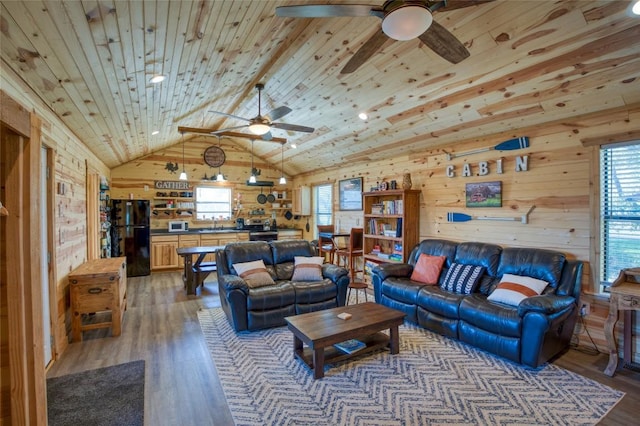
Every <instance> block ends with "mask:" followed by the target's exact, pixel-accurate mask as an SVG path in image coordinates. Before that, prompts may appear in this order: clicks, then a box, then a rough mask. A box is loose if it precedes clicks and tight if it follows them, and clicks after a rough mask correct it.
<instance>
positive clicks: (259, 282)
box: [233, 260, 275, 288]
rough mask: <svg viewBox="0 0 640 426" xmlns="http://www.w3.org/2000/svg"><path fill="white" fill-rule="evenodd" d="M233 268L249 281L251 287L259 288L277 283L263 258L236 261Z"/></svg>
mask: <svg viewBox="0 0 640 426" xmlns="http://www.w3.org/2000/svg"><path fill="white" fill-rule="evenodd" d="M233 268H234V269H235V270H236V272H237V273H238V276H239V277H240V278H242V279H243V280H244V281H245V282H246V283H247V285H248V286H249V288H258V287H264V286H267V285H274V284H275V282H274V281H273V278H271V274H269V271H267V267H266V266H264V262H263V261H262V260H255V261H253V262H244V263H234V264H233Z"/></svg>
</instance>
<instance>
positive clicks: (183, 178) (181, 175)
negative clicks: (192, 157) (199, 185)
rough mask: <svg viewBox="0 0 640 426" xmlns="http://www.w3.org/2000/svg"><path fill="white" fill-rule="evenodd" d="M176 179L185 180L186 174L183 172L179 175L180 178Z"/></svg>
mask: <svg viewBox="0 0 640 426" xmlns="http://www.w3.org/2000/svg"><path fill="white" fill-rule="evenodd" d="M178 179H180V180H187V172H185V171H184V170H183V171H182V173H180V177H179V178H178Z"/></svg>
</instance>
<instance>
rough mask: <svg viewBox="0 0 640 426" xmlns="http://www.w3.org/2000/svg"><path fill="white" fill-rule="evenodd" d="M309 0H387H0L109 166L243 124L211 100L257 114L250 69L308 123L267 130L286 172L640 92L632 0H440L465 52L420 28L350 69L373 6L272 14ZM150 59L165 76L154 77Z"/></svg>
mask: <svg viewBox="0 0 640 426" xmlns="http://www.w3.org/2000/svg"><path fill="white" fill-rule="evenodd" d="M304 3H361V4H362V3H371V4H373V5H381V4H382V3H383V1H381V0H370V1H366V0H364V1H363V0H357V1H353V0H352V1H322V0H317V1H313V2H305V1H304V0H297V1H248V0H245V1H222V0H215V1H213V0H200V1H186V0H183V1H140V0H132V1H113V0H97V1H96V0H82V1H75V0H73V1H66V0H64V1H38V0H29V1H4V0H3V1H1V5H2V9H1V17H0V19H1V22H0V29H1V37H2V39H1V43H0V45H1V50H2V60H3V62H5V64H6V65H8V66H9V67H10V68H11V69H13V71H14V72H15V73H16V74H17V75H18V76H19V77H20V78H22V79H23V80H24V81H25V82H26V83H27V84H28V85H29V86H30V87H31V88H32V89H33V91H34V92H35V93H36V94H37V96H39V97H40V98H41V99H42V101H44V102H45V103H46V104H47V105H48V106H49V107H50V108H51V110H52V111H54V112H55V113H56V114H57V116H58V117H60V120H62V121H63V122H64V123H66V124H67V125H68V126H69V128H70V129H71V130H72V131H73V132H74V133H75V134H76V135H77V136H78V137H79V138H80V139H81V140H82V141H84V142H85V143H86V145H87V146H88V147H89V148H90V149H91V151H93V152H94V153H95V154H96V155H97V156H98V157H99V158H101V159H103V161H104V162H105V163H106V164H107V165H108V166H110V167H115V166H117V165H120V164H123V163H125V162H128V161H131V160H133V159H136V158H138V157H141V156H143V155H146V154H149V153H151V152H154V151H157V150H160V149H163V148H165V147H168V146H171V145H173V144H176V143H179V142H180V140H181V139H180V137H181V135H180V133H179V132H178V127H179V126H183V127H197V128H205V129H220V128H226V127H233V126H238V125H241V124H244V123H243V122H239V121H238V120H237V119H234V118H232V117H224V116H221V115H217V114H213V113H210V112H209V111H212V110H215V111H222V112H226V113H229V114H233V115H237V116H241V117H248V118H251V117H254V116H255V115H256V113H257V108H258V99H257V98H258V93H257V91H256V90H255V85H256V84H257V83H264V85H265V89H264V91H263V93H262V109H263V111H268V110H270V109H273V108H275V107H279V106H287V107H289V108H291V109H292V110H293V111H292V112H291V113H290V114H288V115H286V116H285V117H283V118H282V119H281V120H278V121H281V122H284V123H295V124H299V125H304V126H309V127H313V128H315V131H314V132H313V133H300V132H287V131H284V130H277V129H276V130H273V131H272V133H273V136H275V137H278V138H285V139H286V140H287V144H286V145H285V148H286V150H285V162H286V165H287V166H286V169H287V172H288V173H289V174H291V175H296V174H298V173H302V172H309V171H314V170H318V169H319V168H325V167H335V166H339V165H340V164H344V163H354V162H358V161H369V160H378V159H384V158H392V157H394V156H397V155H400V154H406V153H408V152H420V151H424V150H425V149H430V148H433V147H438V146H444V145H450V144H452V143H455V142H456V141H460V140H464V139H470V138H481V137H486V136H490V135H495V134H501V133H504V132H509V131H513V132H514V135H518V136H520V135H519V134H518V130H519V129H523V128H528V127H530V126H544V123H547V122H557V121H558V120H567V121H570V120H571V119H572V118H575V117H579V116H582V115H585V114H589V113H593V112H597V111H604V110H619V109H621V108H623V107H625V106H633V105H637V104H638V103H639V102H640V90H638V87H639V85H638V81H637V80H638V78H640V47H639V45H638V40H640V18H637V17H636V18H634V17H631V16H630V14H629V13H628V12H627V9H628V6H629V1H610V0H606V1H586V0H578V1H542V0H533V1H527V0H517V1H516V0H496V1H493V2H489V3H482V4H478V5H474V6H471V7H466V8H463V9H455V10H449V11H447V10H443V11H437V12H435V13H434V20H435V21H436V22H438V23H439V24H440V25H442V26H443V27H445V28H446V29H448V30H449V31H450V32H451V33H452V34H454V35H455V36H456V37H457V38H458V39H459V40H460V41H461V42H462V43H463V44H464V45H465V46H466V47H467V49H468V50H469V52H470V54H471V55H470V57H468V58H467V59H465V60H463V61H462V62H460V63H458V64H455V65H454V64H451V63H449V62H447V61H446V60H444V59H442V58H441V57H439V56H437V55H436V54H435V53H434V52H433V51H432V50H431V49H429V48H428V47H426V46H425V45H424V44H422V43H421V42H420V41H419V40H410V41H404V42H400V41H391V40H390V41H387V42H386V43H385V44H384V45H383V46H382V48H381V49H379V50H377V51H376V52H375V53H374V54H373V56H372V57H371V58H370V59H369V60H368V61H367V62H365V63H364V65H362V66H361V67H360V68H358V69H357V70H356V71H355V72H353V73H350V74H341V73H340V70H341V69H342V68H343V67H344V66H345V64H346V63H347V62H348V61H349V59H350V58H351V57H352V56H353V54H354V53H355V52H356V51H357V50H358V49H359V48H360V46H361V45H362V44H363V43H364V42H365V41H367V40H368V39H369V38H370V37H371V36H372V35H373V34H374V33H375V32H376V31H379V28H380V19H378V18H377V17H357V18H343V17H340V18H303V19H302V18H283V17H277V16H276V15H275V9H276V7H277V6H283V5H293V4H304ZM450 3H455V1H451V2H450ZM155 74H164V75H166V76H167V78H166V80H165V81H164V82H162V83H160V84H151V83H150V82H149V79H150V78H151V77H152V76H153V75H155ZM360 112H367V113H368V114H369V119H368V120H367V121H361V120H360V119H359V118H358V113H360ZM154 130H159V133H158V134H157V135H152V132H153V131H154ZM239 131H243V130H242V129H241V130H239ZM245 131H246V133H248V130H246V129H245ZM235 140H236V142H237V143H238V144H241V145H243V146H245V147H246V148H249V147H250V143H251V142H250V140H249V139H244V138H236V139H235ZM214 141H215V138H213V137H212V143H213V142H214ZM292 144H296V145H297V148H296V149H293V148H292V147H291V145H292ZM255 152H256V154H257V155H259V156H261V157H263V158H265V159H267V160H271V161H273V162H274V163H277V162H278V161H279V159H280V145H279V144H275V143H269V142H263V141H259V142H256V143H255Z"/></svg>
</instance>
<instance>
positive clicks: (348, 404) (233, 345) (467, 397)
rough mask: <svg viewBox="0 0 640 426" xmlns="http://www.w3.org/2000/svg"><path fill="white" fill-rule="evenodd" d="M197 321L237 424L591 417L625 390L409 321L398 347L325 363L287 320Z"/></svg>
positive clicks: (210, 313)
mask: <svg viewBox="0 0 640 426" xmlns="http://www.w3.org/2000/svg"><path fill="white" fill-rule="evenodd" d="M198 319H199V321H200V325H201V327H202V331H203V333H204V337H205V341H206V343H207V346H208V348H209V351H210V353H211V356H212V358H213V361H214V363H215V366H216V368H217V370H218V374H219V377H220V380H221V382H222V386H223V389H224V392H225V396H226V398H227V402H228V405H229V409H230V411H231V413H232V415H233V418H234V420H235V422H236V424H237V425H260V426H263V425H316V424H317V425H376V426H381V425H438V424H455V425H590V424H596V423H597V422H598V421H599V419H601V418H602V417H603V416H604V415H606V414H607V412H608V411H609V410H610V409H611V408H613V407H614V406H615V405H616V403H617V402H618V401H619V400H620V399H621V398H622V397H623V396H624V393H623V392H619V391H616V390H614V389H612V388H610V387H607V386H604V385H602V384H600V383H598V382H595V381H593V380H590V379H587V378H585V377H582V376H580V375H577V374H575V373H572V372H570V371H566V370H564V369H561V368H559V367H556V366H554V365H552V364H547V365H545V366H544V367H541V368H540V369H537V370H533V369H528V368H524V367H522V366H520V365H517V364H514V363H512V362H510V361H507V360H504V359H501V358H498V357H495V356H493V355H491V354H489V353H486V352H483V351H481V350H478V349H475V348H473V347H471V346H468V345H466V344H463V343H460V342H457V341H455V340H451V339H448V338H445V337H442V336H440V335H437V334H434V333H431V332H429V331H426V330H424V329H422V328H420V327H416V326H413V325H411V324H408V323H407V324H405V325H403V326H401V327H400V353H399V354H398V355H390V354H389V352H388V351H380V352H377V353H373V354H368V355H365V356H362V357H359V358H355V359H351V360H348V361H345V362H343V363H341V364H334V365H328V366H325V377H324V378H323V379H320V380H314V379H313V375H312V373H311V371H310V370H309V369H308V368H307V367H306V366H305V365H304V364H303V363H302V362H301V361H299V360H298V359H296V358H294V356H293V343H292V342H293V337H292V334H291V332H289V331H288V329H287V328H286V327H280V328H275V329H269V330H264V331H258V332H252V333H246V332H245V333H239V334H236V333H235V332H234V331H233V329H232V328H231V326H230V325H229V323H228V322H227V319H226V317H225V315H224V312H223V311H222V309H220V308H215V309H203V310H201V311H199V312H198Z"/></svg>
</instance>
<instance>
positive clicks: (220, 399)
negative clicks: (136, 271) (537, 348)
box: [48, 272, 640, 426]
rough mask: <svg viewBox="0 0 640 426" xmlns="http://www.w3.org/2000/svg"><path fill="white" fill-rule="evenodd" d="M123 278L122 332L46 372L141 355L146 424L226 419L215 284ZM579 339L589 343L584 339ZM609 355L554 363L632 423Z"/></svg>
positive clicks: (630, 387) (629, 403)
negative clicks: (598, 391)
mask: <svg viewBox="0 0 640 426" xmlns="http://www.w3.org/2000/svg"><path fill="white" fill-rule="evenodd" d="M210 279H211V278H210ZM127 282H128V292H127V294H128V309H127V312H126V313H125V318H124V324H123V328H122V335H121V336H119V337H109V332H108V331H107V330H94V331H90V332H85V333H84V341H83V342H79V343H72V344H71V345H69V348H68V349H67V350H66V351H65V353H64V354H63V355H62V356H61V357H60V359H59V360H57V361H56V363H55V364H54V365H53V366H52V367H51V369H50V370H49V373H48V377H56V376H60V375H64V374H70V373H76V372H81V371H85V370H90V369H94V368H100V367H106V366H110V365H115V364H120V363H124V362H128V361H135V360H138V359H144V360H145V361H146V379H145V380H146V382H145V424H146V425H154V426H156V425H158V426H162V425H178V424H180V425H185V426H187V425H198V426H201V425H216V426H218V425H232V424H233V420H232V418H231V414H230V412H229V409H228V407H227V404H226V401H225V398H224V394H223V392H222V388H221V386H220V383H219V381H218V376H217V373H216V370H215V366H214V364H213V362H212V360H211V357H210V355H209V353H208V351H207V348H206V345H205V343H204V338H203V336H202V332H201V331H200V325H199V324H198V317H197V311H198V309H200V308H209V307H217V306H220V299H219V297H218V294H217V284H215V282H213V283H208V284H207V285H206V286H205V288H204V290H203V291H202V292H201V295H198V296H186V294H185V291H184V290H183V288H182V281H181V279H180V274H179V273H177V272H174V273H162V274H154V275H152V276H150V277H135V278H128V280H127ZM582 341H584V342H585V343H588V341H586V340H585V339H584V338H583V337H581V342H582ZM607 361H608V357H607V356H605V355H603V354H599V355H589V354H586V353H583V352H581V351H577V350H573V349H572V350H569V351H567V352H566V353H565V354H564V355H562V356H561V357H559V358H558V359H557V360H556V361H555V364H556V365H558V366H561V367H563V368H566V369H568V370H571V371H575V372H576V373H579V374H581V375H583V376H586V377H589V378H591V379H594V380H597V381H599V382H601V383H604V384H607V385H609V386H611V387H613V388H616V389H620V390H622V391H624V392H626V393H627V395H626V396H625V397H624V398H623V399H622V401H621V402H620V403H619V404H618V405H617V406H616V407H615V408H614V409H613V410H612V411H611V412H610V413H609V414H608V415H607V416H606V418H605V419H604V420H603V421H602V422H601V424H603V425H632V424H638V415H637V413H638V407H639V406H640V373H637V372H633V371H631V370H629V369H621V370H619V371H618V372H617V373H616V375H615V377H613V378H610V377H607V376H605V375H604V374H603V373H602V371H603V370H604V368H605V366H606V364H607Z"/></svg>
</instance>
